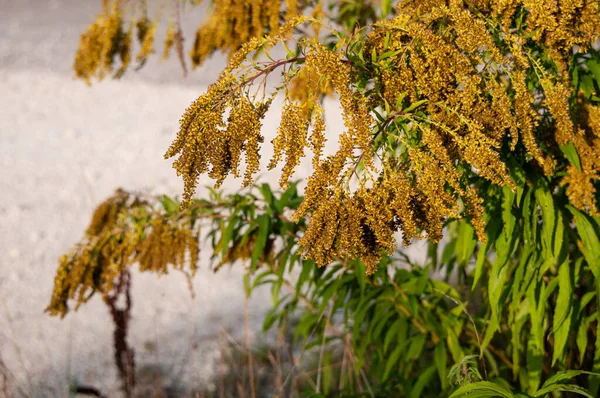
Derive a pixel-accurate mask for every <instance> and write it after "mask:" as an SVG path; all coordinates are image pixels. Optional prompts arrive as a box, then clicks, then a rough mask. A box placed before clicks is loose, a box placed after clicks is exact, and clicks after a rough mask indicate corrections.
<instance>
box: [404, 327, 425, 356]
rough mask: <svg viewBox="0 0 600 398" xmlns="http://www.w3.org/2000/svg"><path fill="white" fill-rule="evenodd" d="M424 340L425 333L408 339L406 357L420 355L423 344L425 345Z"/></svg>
mask: <svg viewBox="0 0 600 398" xmlns="http://www.w3.org/2000/svg"><path fill="white" fill-rule="evenodd" d="M425 341H427V335H426V334H425V333H421V334H418V335H416V336H414V337H413V338H412V339H410V346H409V347H408V353H407V354H406V357H407V358H408V359H416V358H418V357H420V356H421V353H422V352H423V346H425Z"/></svg>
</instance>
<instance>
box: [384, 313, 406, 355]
mask: <svg viewBox="0 0 600 398" xmlns="http://www.w3.org/2000/svg"><path fill="white" fill-rule="evenodd" d="M405 330H406V319H404V318H399V319H397V320H396V321H395V322H394V323H392V326H390V328H389V329H388V331H387V333H386V334H385V338H384V339H383V352H387V350H388V347H389V346H390V344H391V343H392V341H394V338H396V340H401V339H402V340H403V339H404V336H403V334H404V333H400V332H402V331H405ZM398 337H400V338H398Z"/></svg>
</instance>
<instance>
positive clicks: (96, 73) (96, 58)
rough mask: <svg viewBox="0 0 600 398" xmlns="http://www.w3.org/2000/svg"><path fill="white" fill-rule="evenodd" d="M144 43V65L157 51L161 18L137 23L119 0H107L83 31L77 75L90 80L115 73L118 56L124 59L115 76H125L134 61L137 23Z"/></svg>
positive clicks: (140, 60) (141, 61)
mask: <svg viewBox="0 0 600 398" xmlns="http://www.w3.org/2000/svg"><path fill="white" fill-rule="evenodd" d="M134 25H135V27H136V29H137V39H138V41H139V43H140V45H141V49H140V51H139V53H138V54H137V55H136V61H138V63H139V65H143V64H144V63H145V62H146V60H147V59H148V56H149V55H150V54H152V53H153V52H154V38H155V35H156V28H157V25H158V21H150V20H149V19H148V18H147V17H145V16H144V17H142V18H140V19H139V20H138V21H137V23H135V24H134V23H133V21H129V22H128V21H127V20H126V19H125V16H124V13H123V9H122V6H121V2H120V1H119V0H103V11H102V12H101V13H100V14H99V15H98V16H97V17H96V20H95V21H94V22H93V23H92V24H91V25H90V26H89V27H88V28H87V30H86V31H85V32H84V33H83V34H82V35H81V39H80V41H79V48H78V49H77V53H76V55H75V62H74V64H73V69H74V70H75V76H76V77H78V78H81V79H83V80H85V82H86V83H88V84H89V83H90V81H91V79H92V78H93V77H96V78H97V79H99V80H102V79H103V78H105V77H106V76H107V75H109V74H111V73H113V69H114V64H115V58H116V57H119V58H120V60H121V65H120V67H119V68H118V69H117V70H116V71H115V74H114V76H115V77H121V76H122V75H123V74H124V73H125V70H126V69H127V67H128V66H129V64H130V62H131V53H132V36H133V30H134V29H133V27H134Z"/></svg>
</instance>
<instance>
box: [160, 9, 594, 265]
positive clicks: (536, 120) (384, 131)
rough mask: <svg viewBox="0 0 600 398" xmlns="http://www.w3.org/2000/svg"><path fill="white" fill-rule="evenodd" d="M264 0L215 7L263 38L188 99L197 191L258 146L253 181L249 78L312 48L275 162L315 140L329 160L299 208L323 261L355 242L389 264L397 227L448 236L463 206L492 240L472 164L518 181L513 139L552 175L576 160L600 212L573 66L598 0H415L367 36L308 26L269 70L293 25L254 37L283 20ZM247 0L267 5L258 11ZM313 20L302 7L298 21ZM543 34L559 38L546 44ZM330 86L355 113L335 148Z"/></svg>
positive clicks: (256, 116) (576, 184)
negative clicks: (270, 49)
mask: <svg viewBox="0 0 600 398" xmlns="http://www.w3.org/2000/svg"><path fill="white" fill-rule="evenodd" d="M254 3H255V2H245V3H244V6H243V7H242V6H240V5H239V4H238V2H236V1H233V0H232V1H229V2H226V4H227V7H234V5H235V7H238V8H236V9H235V10H234V9H233V8H229V9H228V10H229V11H228V14H227V15H225V14H221V15H220V16H219V19H218V22H219V23H217V22H214V24H215V25H214V26H213V27H212V28H211V29H213V30H214V29H216V27H217V26H221V27H222V29H225V30H226V31H227V32H236V34H238V35H240V34H241V35H242V36H238V37H236V39H235V40H237V39H240V37H242V38H241V39H240V40H247V42H246V43H245V44H244V45H241V44H240V43H236V44H235V47H240V46H241V50H240V51H238V52H237V53H236V54H235V55H234V56H233V58H232V60H231V63H230V66H229V67H228V68H227V69H226V71H225V73H224V74H223V75H222V76H221V78H220V80H219V81H218V82H217V83H215V84H214V85H213V86H211V87H210V88H209V90H208V92H207V93H206V94H204V95H203V96H201V97H200V98H199V99H198V100H197V101H196V102H195V103H194V104H192V106H191V107H190V108H189V109H188V110H187V111H186V113H185V114H184V117H183V119H182V121H181V129H180V132H179V135H178V137H177V139H176V141H175V142H174V143H173V145H172V146H171V148H170V149H169V151H168V152H167V157H171V156H176V155H179V158H178V159H177V160H176V161H175V168H176V169H177V171H178V173H179V174H181V175H183V178H184V181H185V199H186V200H189V199H190V198H191V197H192V195H193V193H194V189H195V186H196V183H197V180H198V176H199V174H201V173H208V174H209V175H210V176H211V177H212V178H214V179H215V180H216V181H217V185H218V184H220V183H221V182H222V181H223V179H224V178H225V177H226V176H227V175H228V174H229V173H231V174H233V175H234V176H238V174H239V172H238V165H239V159H240V156H241V155H240V154H241V153H242V151H246V153H247V156H246V157H247V160H248V162H247V163H248V166H247V169H246V171H247V174H246V179H245V183H248V182H249V181H250V178H251V174H252V173H254V172H255V171H256V170H257V169H258V166H257V165H258V163H257V161H255V160H256V159H257V158H258V152H257V148H258V145H257V143H258V142H260V140H261V136H260V122H259V120H260V119H261V118H262V116H263V115H264V111H266V107H267V106H268V104H267V105H264V104H261V103H259V104H258V105H253V104H252V101H250V100H249V99H247V98H248V94H249V89H247V87H248V86H249V85H250V84H252V83H253V82H254V81H255V80H256V79H257V78H258V77H260V76H264V75H266V74H268V73H270V72H272V71H273V70H274V69H275V68H277V67H281V66H284V68H285V67H287V66H288V65H290V64H300V66H299V69H298V68H294V67H290V68H289V69H288V70H287V72H286V71H285V70H284V86H285V94H286V95H285V103H284V107H283V111H282V120H281V124H280V126H279V129H278V132H277V136H276V138H275V139H274V140H273V145H274V156H273V159H272V160H271V162H270V164H269V168H274V167H276V166H277V164H278V163H280V162H281V161H282V160H283V157H284V156H285V164H284V166H283V171H282V175H281V185H282V186H286V184H287V181H288V179H289V177H290V176H291V174H292V173H293V170H294V169H295V168H296V167H297V165H298V164H299V162H300V159H301V158H302V157H303V156H304V154H305V150H306V148H307V147H308V148H310V149H311V150H312V152H313V154H314V158H313V166H314V172H313V174H312V176H310V177H309V179H308V182H307V186H306V189H305V193H304V194H305V197H304V202H303V203H302V204H301V206H300V207H299V209H298V210H297V212H296V214H295V215H294V218H295V219H296V220H299V219H300V218H302V217H305V216H308V217H310V222H309V224H308V227H307V230H306V234H305V235H304V237H303V238H302V240H301V241H300V244H301V245H302V246H303V247H304V249H305V254H306V256H307V257H308V258H312V259H314V260H315V261H316V262H317V263H318V264H320V265H324V264H327V263H330V262H331V261H334V260H335V259H337V258H347V257H355V258H360V259H361V260H362V261H364V262H365V264H366V265H367V267H368V269H369V270H370V271H373V270H374V268H375V266H376V264H377V262H378V261H379V260H380V258H381V256H382V255H383V254H384V253H391V252H392V251H393V250H395V248H396V239H395V234H396V232H401V233H402V235H403V240H404V243H405V244H409V243H410V241H411V240H412V239H413V238H415V237H416V238H424V237H428V238H430V239H432V240H439V239H440V238H441V237H442V232H443V227H444V225H445V222H446V221H447V220H448V219H449V218H461V217H468V218H469V221H470V222H471V224H472V225H473V227H474V229H475V231H476V234H477V236H478V238H479V239H480V240H481V241H483V240H485V222H484V220H483V205H482V198H481V196H480V194H479V193H478V192H477V190H476V189H475V188H474V186H473V185H472V183H471V179H472V177H473V175H478V176H480V177H481V178H483V179H485V180H487V181H489V182H491V183H493V184H495V185H499V186H508V187H511V188H515V183H514V182H513V180H512V178H511V176H510V175H509V171H508V170H509V168H508V167H507V165H506V163H505V162H506V161H507V158H506V157H505V155H506V154H507V152H510V151H512V152H514V156H517V157H518V158H519V159H524V160H523V161H527V162H531V163H532V164H533V166H534V167H539V168H541V169H543V171H544V172H545V173H546V175H548V176H551V175H555V174H556V173H557V172H559V171H565V170H566V171H567V173H568V174H567V176H566V177H564V179H563V181H562V183H563V185H566V186H567V188H566V192H567V194H568V196H569V199H570V200H571V201H572V203H573V204H574V205H575V206H576V207H578V208H580V209H582V210H585V211H588V212H589V213H591V214H598V203H597V202H596V201H595V197H596V193H595V191H594V185H595V184H597V182H598V180H599V179H600V164H599V163H600V161H598V160H597V159H599V158H600V157H599V156H598V154H600V139H599V137H600V111H599V110H598V107H597V106H595V105H591V104H589V103H582V104H581V106H579V108H578V110H577V111H578V112H580V113H581V115H580V116H579V117H577V118H574V117H573V112H574V110H573V109H570V108H569V107H570V105H569V98H570V96H571V94H572V91H573V90H572V88H571V87H570V84H571V83H570V82H571V79H570V76H569V73H568V67H567V66H566V65H567V64H568V62H571V61H570V59H571V58H572V55H573V51H574V49H575V50H579V51H583V50H585V49H586V48H588V47H589V46H590V45H591V44H592V43H593V41H594V40H595V39H596V37H597V36H598V32H600V13H599V12H598V4H597V2H596V3H594V2H591V1H585V0H547V1H546V0H544V1H540V2H533V1H528V0H475V1H471V2H465V1H462V0H448V1H429V0H419V1H416V0H414V1H411V0H406V1H402V2H399V3H398V6H397V9H396V16H395V17H394V18H392V19H389V20H385V21H380V22H378V23H377V24H375V25H374V26H373V27H371V29H370V31H369V33H368V34H367V35H366V36H360V37H358V38H356V37H355V38H351V39H347V40H349V41H352V40H356V41H357V43H352V42H350V43H345V44H348V45H347V47H346V48H345V46H344V45H338V46H336V47H335V48H333V49H332V48H331V47H326V46H324V45H322V44H320V43H319V42H318V40H317V39H305V40H302V41H300V42H299V43H298V45H299V46H300V51H299V52H298V53H297V54H299V55H298V56H296V57H295V58H291V56H290V57H288V59H286V60H284V61H273V63H271V64H266V65H267V66H264V65H263V64H261V65H260V66H256V65H255V68H256V69H255V72H256V73H255V74H254V75H252V74H245V75H244V74H242V72H241V71H242V70H243V71H244V73H248V72H247V71H248V70H252V69H251V68H249V67H248V68H244V67H243V61H244V59H245V58H246V57H247V56H248V55H249V53H250V52H252V51H253V50H255V49H258V48H260V47H261V46H263V45H265V44H269V45H273V44H274V42H275V41H276V40H275V39H274V37H275V36H276V37H278V38H277V40H279V39H281V38H284V37H286V35H285V34H283V33H281V32H282V30H281V29H280V30H279V32H278V33H277V34H276V35H274V36H273V35H272V36H271V38H270V39H269V38H265V39H257V38H254V39H249V38H250V37H252V36H253V35H255V33H253V32H258V31H259V30H260V29H263V30H264V29H267V28H268V29H270V31H271V32H274V29H275V28H276V26H275V25H272V26H270V25H269V21H270V17H268V16H267V15H266V14H265V15H263V14H262V13H261V14H260V15H259V16H258V17H257V16H256V15H257V14H256V13H254V12H253V11H252V10H253V8H252V7H254V6H253V4H254ZM223 4H225V2H224V3H223ZM222 7H225V6H224V5H222ZM242 8H243V9H244V10H250V11H248V12H246V14H245V15H246V16H251V17H247V18H246V19H245V20H244V22H243V23H242V22H240V21H241V20H240V19H239V18H238V17H237V15H238V14H239V13H240V12H241V11H240V10H241V9H242ZM261 12H265V13H266V12H268V11H267V10H266V9H265V10H264V11H261ZM216 15H218V13H216ZM269 15H271V14H269ZM578 16H579V17H578ZM301 22H303V20H302V19H298V18H295V19H293V22H288V24H287V28H286V29H287V31H288V32H289V29H291V27H293V26H295V24H298V23H301ZM310 22H311V23H312V24H313V25H314V24H315V23H317V22H318V21H317V20H316V19H310ZM240 24H242V25H240ZM240 26H243V27H240ZM269 26H270V27H269ZM241 31H243V32H244V33H243V34H242V33H240V32H241ZM256 34H258V33H256ZM243 38H245V39H243ZM219 40H225V39H224V38H222V39H219ZM228 40H234V39H228ZM532 42H533V43H537V44H539V45H540V46H544V48H545V50H544V53H543V54H540V53H538V52H535V51H532V50H531V46H532V45H531V43H532ZM206 43H210V41H207V42H206ZM219 43H220V44H219V45H222V46H224V47H227V46H226V45H225V44H224V43H225V42H219ZM338 44H339V43H338ZM357 44H358V45H357ZM210 46H213V47H215V44H214V43H213V44H210ZM574 46H575V47H574ZM207 48H208V47H207ZM232 48H233V47H232ZM211 51H212V50H211ZM208 53H209V51H208V50H203V51H201V54H204V55H206V54H208ZM199 59H201V57H200V58H199ZM359 60H360V62H359ZM365 75H366V76H367V77H366V78H365ZM234 76H236V77H234ZM532 87H533V88H532ZM330 93H335V94H336V95H337V96H338V98H339V103H340V107H341V111H342V116H343V120H344V129H343V132H342V133H341V134H340V136H339V140H338V141H339V144H338V149H337V151H336V152H335V153H333V154H331V155H328V156H323V153H322V152H323V145H324V142H325V140H326V137H325V133H324V132H325V123H324V117H323V109H322V107H321V104H320V99H322V98H323V97H324V95H326V94H330ZM226 114H228V115H229V116H228V118H227V120H224V119H225V116H224V115H226ZM375 115H376V116H377V117H375ZM311 129H312V133H310V131H311ZM571 144H572V145H573V146H574V147H575V149H576V151H577V153H578V154H579V158H580V163H581V164H580V167H579V168H578V167H575V166H574V165H573V166H568V163H566V158H565V157H564V155H563V154H562V152H561V151H560V148H564V147H565V146H567V145H571ZM248 150H250V154H248ZM511 156H513V155H511ZM250 159H252V160H250ZM248 173H249V174H248Z"/></svg>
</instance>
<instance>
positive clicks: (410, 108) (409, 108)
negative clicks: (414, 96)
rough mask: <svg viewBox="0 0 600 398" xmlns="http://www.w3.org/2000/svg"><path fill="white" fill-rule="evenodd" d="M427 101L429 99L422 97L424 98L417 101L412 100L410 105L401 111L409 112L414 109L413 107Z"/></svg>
mask: <svg viewBox="0 0 600 398" xmlns="http://www.w3.org/2000/svg"><path fill="white" fill-rule="evenodd" d="M427 101H429V100H426V99H424V100H420V101H417V102H413V103H412V104H410V106H409V107H408V108H406V109H403V110H402V112H404V113H410V112H412V111H414V110H415V109H417V108H418V107H420V106H421V105H423V104H424V103H426V102H427Z"/></svg>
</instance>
